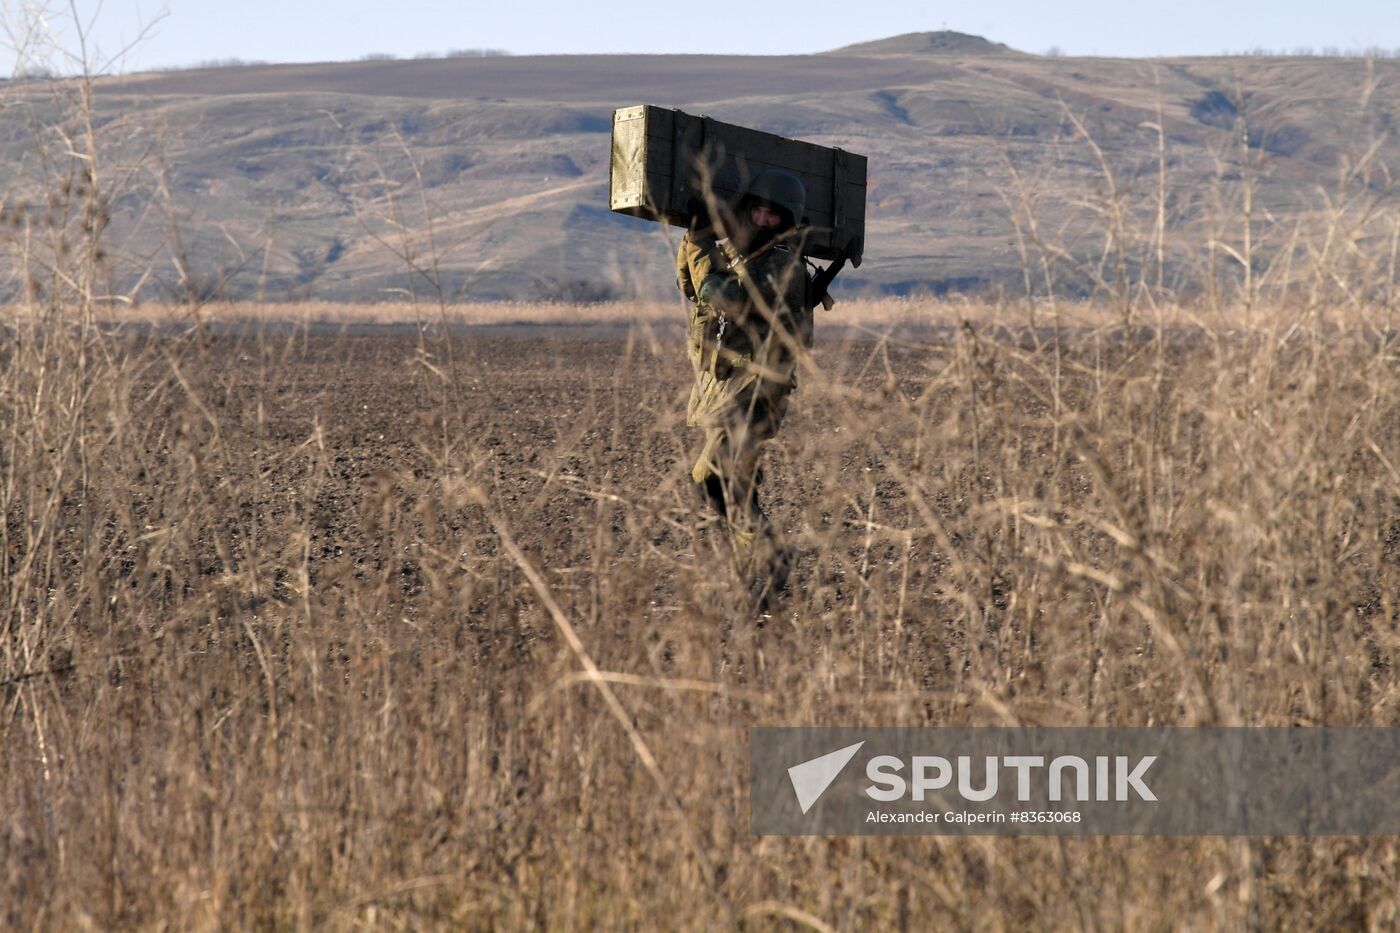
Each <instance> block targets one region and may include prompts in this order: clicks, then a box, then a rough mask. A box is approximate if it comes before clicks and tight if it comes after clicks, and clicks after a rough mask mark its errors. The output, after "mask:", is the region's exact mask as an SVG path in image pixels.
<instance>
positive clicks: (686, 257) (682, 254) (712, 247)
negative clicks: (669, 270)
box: [676, 233, 729, 301]
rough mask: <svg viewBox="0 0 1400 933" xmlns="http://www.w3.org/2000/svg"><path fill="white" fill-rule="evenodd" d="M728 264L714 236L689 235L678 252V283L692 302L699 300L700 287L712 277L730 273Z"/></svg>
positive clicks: (682, 240) (683, 239)
mask: <svg viewBox="0 0 1400 933" xmlns="http://www.w3.org/2000/svg"><path fill="white" fill-rule="evenodd" d="M728 268H729V266H728V263H727V262H726V261H725V259H724V253H723V252H722V251H721V250H720V248H719V243H718V242H717V241H716V240H715V238H714V236H713V235H699V234H695V233H687V234H686V235H685V236H684V237H682V238H681V245H680V248H679V249H678V250H677V251H676V283H677V284H678V285H679V286H680V289H681V294H683V295H685V297H686V298H687V299H689V300H690V301H696V300H697V299H698V298H699V294H700V286H701V285H702V284H703V283H704V281H705V279H707V278H709V277H710V276H711V275H715V274H720V273H724V272H727V271H728Z"/></svg>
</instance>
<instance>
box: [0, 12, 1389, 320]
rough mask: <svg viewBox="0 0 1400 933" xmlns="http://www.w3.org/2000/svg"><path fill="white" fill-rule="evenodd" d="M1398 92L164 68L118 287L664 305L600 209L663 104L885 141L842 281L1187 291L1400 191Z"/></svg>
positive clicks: (1004, 67)
mask: <svg viewBox="0 0 1400 933" xmlns="http://www.w3.org/2000/svg"><path fill="white" fill-rule="evenodd" d="M1398 89H1400V63H1396V62H1393V61H1382V62H1376V63H1366V62H1362V61H1354V60H1337V59H1313V58H1301V59H1228V58H1209V59H1207V58H1200V59H1172V60H1160V61H1141V60H1114V59H1074V58H1043V57H1039V56H1034V55H1027V54H1023V53H1019V52H1014V51H1012V50H1009V49H1006V48H1005V47H1004V46H1000V45H997V44H995V43H991V42H988V41H987V40H985V39H980V38H978V37H972V36H961V35H959V34H949V33H920V34H913V35H911V36H899V37H895V38H892V39H889V40H884V41H882V42H876V43H863V44H860V45H855V46H848V47H846V48H844V49H839V50H836V51H835V52H832V53H828V54H824V55H811V56H698V55H687V56H661V55H655V56H648V55H642V56H612V55H603V56H538V57H494V58H464V59H442V60H421V61H420V60H415V61H376V62H354V63H331V64H316V65H277V66H263V67H238V68H219V69H206V70H193V71H180V72H164V73H152V74H141V75H132V76H124V77H119V78H109V79H104V80H103V81H101V82H100V84H99V87H98V93H97V96H96V104H95V106H96V110H97V122H98V124H99V126H100V133H101V135H102V142H103V145H104V146H105V147H106V153H107V154H106V155H105V156H104V160H105V161H104V171H105V172H106V173H107V175H108V177H109V179H110V182H111V183H112V184H113V185H117V186H118V190H116V191H115V200H114V202H113V234H114V249H113V250H112V256H113V264H114V286H113V287H114V288H115V289H116V290H118V291H126V290H129V289H130V288H131V287H133V286H134V285H135V284H137V283H138V282H139V283H140V287H141V289H142V291H141V294H144V295H150V296H151V297H170V296H172V295H175V296H178V295H181V294H187V293H191V292H193V293H199V294H206V293H207V294H214V293H219V294H225V295H228V296H231V297H240V298H253V297H258V296H264V297H267V298H297V297H316V298H323V299H332V300H340V299H355V300H366V299H369V300H373V299H375V298H377V297H402V296H403V294H404V292H405V291H406V290H416V291H418V292H422V291H423V289H424V287H425V285H427V283H429V282H430V281H434V280H435V281H437V282H438V283H440V284H441V287H442V289H443V290H444V293H445V294H446V295H447V296H449V297H464V298H471V299H484V300H492V299H512V298H520V299H538V298H550V297H556V298H567V299H579V298H582V299H589V298H602V297H618V298H631V297H654V296H660V295H666V294H669V289H670V287H671V286H670V282H671V272H670V261H671V260H670V254H671V251H672V250H673V248H674V246H673V244H674V233H675V231H674V230H667V229H664V228H661V227H659V226H657V225H655V224H649V223H645V222H642V221H635V220H632V219H629V218H625V217H620V216H618V215H614V214H611V213H610V212H609V211H608V210H607V209H606V205H607V200H606V194H607V186H608V153H609V147H608V139H609V135H608V134H609V130H610V115H611V112H612V110H613V109H614V108H615V107H619V106H626V105H630V104H635V103H640V102H646V103H655V104H662V105H667V106H676V107H681V108H684V109H687V110H690V111H693V112H703V113H707V114H710V115H711V116H714V117H715V118H717V119H721V120H725V121H729V122H734V123H741V124H746V125H750V126H754V127H758V128H760V129H764V130H767V131H770V132H775V133H780V134H783V135H786V136H792V137H797V138H801V139H807V140H811V141H814V142H819V143H823V144H826V145H836V146H841V147H843V148H846V149H849V150H852V151H856V152H861V153H864V154H866V155H867V156H868V157H869V159H870V179H871V185H870V189H869V216H870V218H871V228H870V231H869V239H868V245H867V251H866V256H867V262H866V264H865V265H864V266H862V268H861V269H860V270H858V271H854V272H853V273H852V274H850V275H849V276H848V277H846V278H845V279H844V284H843V287H844V288H846V289H848V290H850V291H856V292H863V293H869V294H907V293H915V292H922V291H931V292H936V293H941V292H945V291H949V290H953V291H960V290H986V289H997V288H1008V289H1011V290H1013V291H1015V290H1023V289H1024V287H1025V284H1024V283H1025V272H1026V270H1027V269H1030V270H1032V271H1034V272H1035V281H1036V282H1040V281H1041V280H1042V279H1043V278H1044V274H1045V272H1046V269H1047V268H1049V267H1051V266H1053V268H1051V269H1050V272H1051V276H1052V278H1053V279H1054V280H1055V282H1056V287H1057V289H1058V290H1063V291H1068V292H1071V293H1086V292H1090V291H1093V290H1095V289H1101V288H1103V287H1106V283H1108V282H1109V280H1110V279H1111V278H1112V276H1113V275H1118V276H1120V277H1121V276H1122V275H1132V274H1136V272H1135V271H1134V270H1137V271H1141V269H1142V268H1143V267H1144V266H1145V265H1149V264H1158V268H1159V269H1160V274H1161V276H1162V281H1163V283H1164V284H1168V285H1170V284H1172V283H1177V284H1183V283H1187V282H1199V280H1200V278H1201V276H1202V275H1203V274H1205V273H1206V272H1207V271H1211V272H1212V273H1213V270H1214V268H1215V267H1214V266H1211V267H1210V269H1209V270H1207V268H1206V265H1205V264H1206V263H1213V262H1215V261H1217V260H1220V261H1221V262H1222V263H1225V264H1226V265H1228V262H1227V261H1226V260H1225V259H1223V258H1222V257H1224V256H1226V255H1227V253H1226V252H1223V251H1215V250H1214V249H1212V251H1210V252H1209V255H1208V256H1207V254H1206V253H1205V252H1203V250H1202V245H1203V244H1215V243H1220V244H1224V246H1230V245H1231V244H1235V246H1233V247H1231V248H1234V249H1236V251H1237V252H1238V244H1237V243H1236V241H1237V240H1239V239H1241V237H1242V234H1241V231H1240V229H1239V224H1238V222H1237V220H1236V217H1237V215H1238V205H1240V204H1242V203H1243V202H1244V193H1245V189H1246V188H1247V189H1248V191H1249V195H1250V199H1251V204H1252V208H1251V210H1252V214H1251V215H1250V216H1251V224H1253V225H1254V226H1255V227H1257V229H1254V228H1251V234H1252V243H1253V246H1254V248H1255V249H1258V250H1261V251H1263V250H1267V249H1270V248H1274V249H1284V248H1285V247H1284V246H1282V245H1279V244H1282V243H1283V242H1284V241H1285V238H1286V233H1287V231H1289V230H1292V229H1296V227H1297V224H1298V222H1299V221H1300V220H1302V219H1304V218H1307V217H1311V216H1313V215H1314V214H1315V213H1317V212H1318V211H1323V210H1326V209H1327V208H1326V205H1327V204H1328V203H1329V200H1328V199H1329V198H1331V202H1332V203H1335V202H1336V200H1337V196H1338V191H1339V188H1338V185H1339V181H1338V179H1339V178H1342V179H1343V180H1344V181H1343V188H1344V189H1345V190H1343V191H1342V194H1343V195H1346V196H1351V195H1350V194H1348V192H1350V193H1351V194H1356V193H1358V192H1360V193H1362V194H1366V195H1367V196H1368V197H1371V198H1372V199H1373V200H1375V199H1382V200H1383V199H1385V198H1387V197H1390V193H1391V192H1390V189H1389V188H1387V187H1386V184H1385V182H1384V180H1383V175H1382V174H1381V173H1379V172H1378V171H1377V169H1378V167H1379V166H1381V165H1382V164H1387V165H1396V166H1400V148H1397V143H1396V139H1395V136H1394V132H1393V127H1394V125H1395V122H1394V116H1395V112H1396V109H1397V104H1400V90H1398ZM8 94H9V95H10V97H11V98H12V100H11V103H12V104H15V105H16V106H9V107H7V108H6V109H5V110H4V111H3V116H0V156H3V159H4V163H3V164H5V165H6V166H7V167H6V169H5V170H4V171H5V172H6V175H5V184H6V190H7V191H9V192H10V197H11V200H16V199H18V198H20V197H22V196H24V192H26V191H29V189H31V188H33V187H34V184H35V182H34V179H35V178H37V177H38V176H39V174H40V172H41V169H42V165H41V164H40V161H39V160H38V159H37V158H36V157H35V156H34V154H33V149H34V139H35V138H36V135H35V133H34V131H33V129H32V128H33V127H34V126H36V125H38V124H42V123H43V122H44V120H45V119H47V117H45V116H44V115H45V114H46V113H49V112H50V110H51V109H52V105H51V104H48V103H45V101H44V99H43V98H42V97H41V96H40V95H38V93H37V92H36V91H34V90H32V89H30V90H24V89H17V88H10V89H9V90H8ZM21 103H22V104H24V106H18V104H21ZM1158 126H1160V127H1161V130H1162V132H1161V134H1160V135H1159V133H1158V131H1157V127H1158ZM39 135H40V136H42V134H39ZM1241 141H1244V142H1246V143H1247V145H1241ZM1159 143H1160V144H1161V148H1160V149H1159ZM1367 152H1369V153H1370V155H1369V156H1365V154H1366V153H1367ZM1363 156H1365V157H1366V158H1368V159H1369V160H1370V161H1369V162H1364V163H1362V162H1361V161H1360V160H1362V158H1363ZM1347 164H1353V165H1356V164H1360V165H1362V168H1363V169H1364V171H1361V172H1353V173H1352V174H1350V175H1347V174H1345V173H1341V174H1339V170H1340V169H1341V167H1342V166H1344V165H1347ZM1105 167H1106V168H1107V170H1108V171H1107V174H1106V173H1105ZM1159 192H1164V193H1165V195H1166V198H1165V200H1162V201H1160V202H1159V197H1158V195H1159ZM1323 192H1328V193H1329V194H1328V196H1327V197H1324V196H1323ZM32 194H33V192H32V191H31V192H30V195H32ZM1159 207H1160V208H1162V210H1161V219H1162V221H1163V225H1162V226H1163V230H1164V233H1163V235H1162V236H1161V237H1158V236H1157V233H1156V231H1157V221H1158V218H1159V211H1158V208H1159ZM1367 235H1370V234H1369V233H1368V234H1367ZM1110 241H1111V243H1110ZM1106 243H1110V246H1111V249H1109V248H1108V247H1106V245H1105V244H1106ZM1271 244H1272V245H1271ZM1289 248H1292V247H1289ZM1222 249H1223V247H1222ZM1114 250H1116V252H1115V253H1114V254H1113V255H1112V256H1110V255H1109V254H1110V252H1112V251H1114ZM1261 255H1262V252H1261ZM1037 257H1043V258H1045V259H1046V262H1045V263H1042V262H1041V261H1040V258H1037ZM415 270H416V271H415ZM1110 273H1111V274H1110ZM1154 274H1156V273H1154ZM1036 287H1037V288H1040V287H1043V286H1041V285H1037V286H1036Z"/></svg>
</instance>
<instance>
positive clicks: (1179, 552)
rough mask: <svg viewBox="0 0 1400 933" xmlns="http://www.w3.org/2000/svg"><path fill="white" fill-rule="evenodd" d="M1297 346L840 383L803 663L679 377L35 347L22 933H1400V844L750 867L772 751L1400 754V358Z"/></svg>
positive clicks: (17, 426) (777, 464)
mask: <svg viewBox="0 0 1400 933" xmlns="http://www.w3.org/2000/svg"><path fill="white" fill-rule="evenodd" d="M935 313H946V311H942V310H940V311H937V312H935ZM1271 321H1272V323H1271V324H1270V326H1268V327H1260V328H1256V329H1254V330H1252V331H1250V332H1248V333H1246V334H1239V335H1235V336H1233V337H1230V338H1221V337H1219V336H1218V335H1217V334H1215V333H1214V332H1211V331H1208V330H1207V331H1199V332H1194V333H1191V334H1188V333H1186V332H1183V331H1164V332H1162V334H1161V339H1147V340H1124V339H1121V335H1115V334H1114V332H1112V331H1110V330H1107V329H1103V328H1097V329H1092V330H1088V331H1085V332H1082V333H1079V334H1076V335H1075V336H1073V337H1072V338H1071V337H1064V339H1063V340H1061V341H1060V342H1058V343H1057V342H1056V341H1055V339H1054V336H1053V333H1050V334H1048V335H1046V334H1042V335H1041V336H1040V337H1039V338H1037V336H1036V334H1035V332H1031V331H1025V330H1023V331H1020V332H1007V333H1003V334H1002V335H1001V336H1000V337H990V338H989V337H987V336H984V335H982V334H979V328H978V326H977V325H976V322H970V323H969V326H968V327H966V328H965V329H961V330H958V331H955V332H954V333H953V334H952V335H951V336H946V335H945V336H942V337H937V338H936V339H932V340H930V341H929V342H927V343H923V344H918V343H914V342H909V341H890V340H885V341H879V340H873V341H872V340H870V339H868V338H867V339H862V340H858V341H855V342H850V343H844V344H833V343H832V342H831V341H830V340H828V341H827V344H826V345H825V346H824V348H823V350H822V352H821V353H819V354H818V356H817V357H816V359H815V360H814V361H813V364H812V366H811V368H810V371H809V372H807V373H806V374H805V379H804V386H803V388H802V390H801V391H800V393H799V395H798V397H797V398H798V412H797V414H796V416H795V417H794V419H793V420H792V422H791V423H790V424H789V426H788V429H787V430H786V431H785V433H784V435H783V437H782V438H781V440H780V442H779V443H778V444H777V445H776V449H775V451H774V454H775V457H774V464H773V469H772V470H771V471H770V478H769V480H768V483H767V486H766V495H767V496H768V497H769V501H770V502H771V504H772V509H773V512H774V514H775V517H776V519H777V520H778V521H779V523H780V524H781V525H782V527H784V528H785V529H787V530H788V531H789V532H790V533H791V534H792V535H793V536H794V538H795V541H796V542H797V544H798V545H799V547H800V551H801V559H800V563H799V568H798V572H797V587H796V592H795V594H794V596H793V598H792V600H791V601H790V603H789V604H788V605H787V606H786V607H785V608H784V609H783V610H782V612H781V613H779V614H777V615H775V616H774V617H773V618H771V619H769V620H767V621H766V623H765V624H763V625H762V626H759V625H758V624H756V620H755V619H753V618H751V617H750V616H749V615H748V614H747V613H746V610H745V609H744V606H743V604H742V601H741V599H740V596H739V593H738V592H737V590H736V588H734V587H733V586H732V585H731V581H730V579H729V577H728V576H727V572H726V570H725V569H724V563H723V559H722V554H721V553H720V552H719V551H718V550H717V547H718V545H717V543H716V540H715V537H716V536H713V535H712V534H711V533H710V530H709V529H708V528H707V527H706V526H705V522H704V521H703V519H702V517H701V515H700V513H699V512H698V511H697V509H696V508H695V507H694V503H693V501H692V499H691V498H690V496H689V490H688V489H687V485H688V484H687V483H686V482H685V479H684V468H683V463H684V459H685V456H686V453H687V445H686V438H685V435H684V433H683V431H682V429H681V428H680V424H681V420H682V418H681V413H682V410H683V382H684V376H685V373H684V371H683V370H684V363H683V360H682V356H681V354H680V352H679V347H678V346H677V345H674V344H672V343H670V342H649V341H648V340H647V339H646V337H645V334H644V332H642V331H637V332H634V333H633V335H632V337H630V338H628V339H625V340H618V339H601V340H589V339H587V338H584V337H580V336H579V335H578V334H577V333H570V332H568V331H548V330H546V331H543V332H541V333H540V335H539V336H537V337H534V338H521V337H496V338H491V337H486V336H481V335H479V334H478V335H477V336H472V335H471V334H466V335H459V336H458V337H456V338H453V339H450V340H449V339H438V338H429V337H424V338H414V337H401V338H397V339H388V338H351V337H345V338H339V339H337V338H327V337H323V338H310V337H307V336H305V335H304V334H294V335H292V336H283V337H277V338H274V337H270V336H266V335H264V336H256V335H245V336H243V337H233V336H224V337H216V336H210V335H209V334H208V333H206V332H203V331H200V330H195V331H193V332H191V333H189V334H187V335H185V336H182V337H163V338H151V339H143V338H126V339H114V338H110V337H104V336H101V334H100V331H99V330H98V329H97V328H94V327H86V328H84V327H78V328H76V329H70V328H68V327H64V326H60V325H59V324H58V322H56V321H49V322H47V323H46V324H41V325H38V326H29V325H26V326H21V327H20V328H19V329H18V330H17V331H15V332H14V333H13V334H12V336H11V338H10V342H9V344H8V348H9V349H8V351H7V354H6V356H5V359H4V368H3V384H0V406H3V416H0V423H2V424H4V425H5V426H6V430H5V437H4V440H3V453H4V459H3V469H4V474H3V494H4V503H3V506H4V510H5V516H6V523H5V531H4V540H3V546H4V573H3V580H4V583H3V592H0V597H3V600H4V605H5V612H6V617H7V619H8V624H7V628H6V638H5V642H4V656H3V661H2V662H0V663H3V670H0V680H2V681H3V684H4V687H3V697H4V701H5V717H4V720H3V723H2V724H0V730H3V731H0V743H3V746H4V747H5V748H6V750H7V754H6V755H5V757H4V764H3V766H2V767H3V779H0V787H3V788H4V790H3V791H2V792H0V794H3V801H0V806H3V812H4V813H5V818H4V819H5V829H6V831H5V833H4V834H3V836H0V838H3V840H4V842H3V849H2V850H0V864H3V865H4V874H3V885H4V889H3V896H0V900H3V902H4V903H5V904H6V905H7V908H6V910H7V914H6V919H7V921H8V922H9V923H11V924H15V925H31V924H39V925H44V926H62V927H67V926H73V925H77V924H79V923H82V922H84V921H89V922H92V923H95V924H96V925H99V926H132V925H156V924H168V925H171V926H176V927H181V928H188V927H192V926H205V925H213V924H215V923H234V924H238V925H247V924H254V923H257V924H260V925H277V926H283V925H298V926H300V925H310V924H317V925H319V924H329V925H332V926H337V927H349V926H354V925H360V924H365V923H368V924H372V925H389V926H417V925H420V924H422V923H444V924H446V923H452V924H469V925H474V926H487V925H501V924H506V925H512V926H516V925H525V924H535V923H539V924H544V925H549V926H575V925H582V924H585V923H591V924H606V925H618V924H624V925H638V926H642V925H646V926H650V925H655V924H658V923H675V924H679V925H682V926H689V927H709V926H714V925H716V924H729V923H732V922H735V921H739V920H743V921H751V922H753V923H757V924H759V925H760V926H767V925H771V924H777V925H790V924H794V923H796V924H799V925H800V924H809V925H820V924H826V925H830V926H833V927H844V926H887V925H904V926H908V927H920V928H926V927H928V926H930V925H960V926H992V927H998V926H1022V925H1025V924H1032V925H1039V926H1044V927H1062V926H1067V925H1084V926H1120V925H1123V924H1132V925H1136V926H1158V925H1175V924H1177V923H1188V924H1192V925H1199V926H1236V925H1238V924H1240V923H1244V922H1253V923H1257V924H1260V925H1263V926H1277V925H1297V926H1309V927H1316V926H1333V925H1338V924H1346V925H1360V926H1368V925H1369V926H1372V927H1384V926H1388V925H1391V924H1393V923H1395V922H1396V919H1397V909H1398V908H1400V905H1397V899H1396V895H1395V891H1396V890H1397V889H1400V884H1397V882H1400V878H1397V870H1396V865H1397V862H1396V850H1395V844H1394V841H1393V840H1336V841H1325V840H1298V839H1291V840H1290V839H1254V840H1212V839H1187V840H1163V839H1086V840H1058V841H1056V840H1043V839H999V840H987V839H961V840H951V839H905V840H888V839H877V840H867V841H856V840H845V839H832V840H816V839H761V838H755V837H753V836H750V835H749V834H748V830H747V813H746V811H745V806H746V803H745V800H746V790H745V779H746V768H745V760H746V750H745V742H746V731H745V730H746V728H747V727H748V726H751V725H776V724H800V723H808V722H810V723H828V724H832V723H841V724H880V725H893V724H900V725H912V724H925V723H926V724H930V725H935V724H965V723H1009V722H1018V723H1042V724H1054V725H1067V724H1204V723H1226V724H1230V723H1236V724H1275V725H1276V724H1293V723H1296V724H1308V725H1314V724H1323V723H1328V724H1340V723H1347V724H1362V723H1365V724H1383V725H1396V724H1397V720H1398V719H1400V691H1397V689H1396V675H1395V665H1396V661H1397V652H1398V651H1400V639H1397V636H1396V629H1395V619H1396V613H1397V605H1396V601H1397V596H1400V585H1398V584H1400V543H1398V542H1400V514H1398V513H1397V506H1398V505H1400V502H1397V492H1396V490H1397V488H1398V487H1400V476H1397V474H1396V466H1397V464H1400V424H1397V420H1396V412H1397V410H1400V398H1398V397H1397V395H1400V389H1397V380H1396V378H1395V377H1396V368H1395V355H1394V347H1393V344H1392V343H1391V342H1390V339H1389V335H1388V333H1380V332H1377V331H1369V332H1368V331H1367V330H1366V329H1365V328H1364V327H1361V326H1357V327H1354V328H1351V329H1349V330H1346V331H1341V332H1338V331H1336V330H1334V329H1332V328H1322V327H1319V326H1316V325H1315V324H1314V323H1313V322H1312V321H1310V320H1309V319H1307V318H1299V317H1289V316H1286V315H1284V314H1282V313H1280V314H1279V315H1277V316H1275V317H1273V318H1271ZM1037 339H1039V340H1040V341H1041V342H1039V343H1037ZM556 612H557V616H556V615H553V614H554V613H556ZM566 629H567V632H572V633H574V635H573V636H571V637H576V639H577V644H573V645H571V643H570V641H569V640H568V639H567V638H566V637H565V635H566ZM585 658H587V659H589V660H588V661H587V662H585V660H584V659H585ZM585 664H596V667H597V670H598V671H600V672H601V673H598V674H596V675H592V674H587V673H585V671H586V670H587V669H588V668H587V667H585ZM604 688H606V690H608V691H610V692H612V693H613V694H614V695H615V700H616V703H617V704H618V705H619V706H620V709H621V711H622V712H623V714H624V715H625V718H626V722H627V723H628V724H629V725H634V726H635V730H636V731H635V735H634V736H633V737H631V738H629V735H628V734H627V733H626V732H625V731H624V729H623V728H622V727H621V726H620V724H619V722H618V720H617V718H616V716H615V715H614V713H615V710H614V711H613V712H610V710H609V706H608V703H607V702H606V697H605V696H604V695H603V693H602V692H601V691H602V690H603V689H604ZM647 759H652V760H654V761H655V763H656V774H655V775H654V776H655V777H659V779H660V781H661V782H662V783H661V784H660V785H658V783H657V781H656V780H654V776H649V773H648V769H647V767H645V761H646V760H647Z"/></svg>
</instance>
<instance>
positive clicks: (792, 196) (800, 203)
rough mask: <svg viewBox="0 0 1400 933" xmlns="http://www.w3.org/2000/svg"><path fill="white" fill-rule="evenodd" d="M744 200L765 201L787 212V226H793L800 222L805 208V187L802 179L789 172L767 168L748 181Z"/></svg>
mask: <svg viewBox="0 0 1400 933" xmlns="http://www.w3.org/2000/svg"><path fill="white" fill-rule="evenodd" d="M744 200H745V201H767V202H768V203H769V204H771V205H773V206H774V207H775V208H777V209H778V210H779V211H782V212H783V213H785V214H787V219H788V226H793V225H796V224H799V223H801V222H802V215H803V213H804V212H805V211H806V210H807V189H806V188H805V187H804V186H803V184H802V179H800V178H798V177H797V176H796V175H794V174H792V173H791V172H785V171H783V170H782V169H780V168H767V169H764V170H763V171H761V172H759V173H758V175H757V176H755V177H754V180H753V181H751V182H749V187H748V190H747V191H745V192H744Z"/></svg>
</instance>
